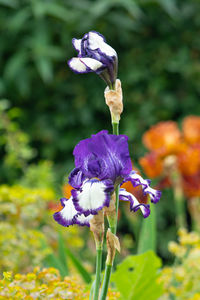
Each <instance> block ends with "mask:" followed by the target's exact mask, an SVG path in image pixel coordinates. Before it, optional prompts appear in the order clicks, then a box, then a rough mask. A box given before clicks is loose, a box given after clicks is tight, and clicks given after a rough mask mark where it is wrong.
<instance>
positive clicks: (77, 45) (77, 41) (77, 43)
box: [72, 38, 81, 53]
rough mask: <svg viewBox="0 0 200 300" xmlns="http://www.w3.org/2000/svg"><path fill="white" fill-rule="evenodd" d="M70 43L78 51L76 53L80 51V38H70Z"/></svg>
mask: <svg viewBox="0 0 200 300" xmlns="http://www.w3.org/2000/svg"><path fill="white" fill-rule="evenodd" d="M72 45H73V46H74V49H75V50H76V51H78V53H79V52H80V51H81V39H75V38H73V39H72Z"/></svg>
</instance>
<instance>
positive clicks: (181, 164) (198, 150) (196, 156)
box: [177, 144, 200, 175]
mask: <svg viewBox="0 0 200 300" xmlns="http://www.w3.org/2000/svg"><path fill="white" fill-rule="evenodd" d="M177 162H178V168H179V170H180V172H181V173H182V174H183V175H194V174H196V173H197V172H198V171H199V170H200V144H199V145H192V146H187V147H186V148H185V149H184V151H181V152H180V153H179V154H178V156H177Z"/></svg>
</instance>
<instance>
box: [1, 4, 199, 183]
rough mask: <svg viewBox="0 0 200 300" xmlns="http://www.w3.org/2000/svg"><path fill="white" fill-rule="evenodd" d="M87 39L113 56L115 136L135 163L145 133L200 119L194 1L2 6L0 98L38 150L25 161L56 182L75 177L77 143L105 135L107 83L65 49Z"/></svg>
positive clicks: (196, 8)
mask: <svg viewBox="0 0 200 300" xmlns="http://www.w3.org/2000/svg"><path fill="white" fill-rule="evenodd" d="M90 30H96V31H99V32H101V33H102V34H103V35H104V36H105V37H106V39H107V42H108V43H109V44H110V45H112V47H113V48H115V49H116V51H117V53H118V56H119V78H120V79H121V81H122V84H123V92H124V114H123V116H122V120H121V124H120V131H121V133H124V134H127V135H128V136H129V137H130V151H131V154H132V156H133V157H134V158H135V159H137V158H138V157H140V156H141V155H143V153H144V149H143V147H141V136H142V134H143V133H144V131H145V130H147V129H148V128H149V126H150V125H152V124H155V123H156V122H158V121H160V120H168V119H172V120H178V121H179V120H181V119H182V118H183V117H184V116H185V115H188V114H198V113H200V102H199V94H200V39H199V34H200V2H199V0H190V1H186V0H180V1H175V0H157V1H155V0H154V1H153V0H135V1H134V0H99V1H89V0H87V1H86V0H81V1H78V0H67V1H64V0H46V1H45V0H0V34H1V41H0V66H1V68H0V98H6V99H8V100H9V101H10V107H11V108H12V107H17V108H19V109H20V111H19V110H18V113H16V114H15V117H17V119H18V120H17V121H18V123H19V125H20V128H21V129H22V130H23V131H24V132H25V133H27V134H28V136H29V140H30V145H31V147H33V148H34V149H35V150H34V151H35V154H34V155H33V157H32V161H34V162H37V161H38V160H41V159H48V160H52V161H53V162H54V163H55V164H56V173H57V175H58V176H60V177H59V178H61V177H62V176H63V175H64V174H65V172H69V171H70V170H71V168H72V167H73V157H72V150H73V147H74V146H75V144H76V143H77V142H78V141H79V140H80V139H83V138H86V137H89V136H90V135H91V134H92V133H95V132H98V131H99V130H101V129H111V126H110V125H109V124H110V116H109V112H108V108H107V107H106V105H105V103H104V97H103V92H104V88H105V84H104V82H103V81H102V80H101V79H100V78H99V77H98V76H97V75H95V74H86V75H77V74H74V73H73V72H72V71H71V70H70V69H69V68H68V65H67V60H68V59H70V58H71V57H72V56H76V52H75V50H74V49H73V47H72V44H71V39H72V38H73V37H76V38H81V37H82V36H83V34H84V33H85V32H88V31H90ZM16 115H17V116H16ZM106 124H107V125H106ZM4 155H5V149H4V148H3V147H1V157H4ZM2 168H3V163H2V160H1V181H3V182H5V180H6V181H8V182H10V183H11V182H12V181H13V180H14V179H15V177H12V176H11V172H10V171H9V174H8V173H7V172H6V170H5V168H4V169H3V171H4V172H2ZM18 175H19V174H18V173H17V174H15V176H18ZM13 176H14V175H13ZM59 180H60V179H59Z"/></svg>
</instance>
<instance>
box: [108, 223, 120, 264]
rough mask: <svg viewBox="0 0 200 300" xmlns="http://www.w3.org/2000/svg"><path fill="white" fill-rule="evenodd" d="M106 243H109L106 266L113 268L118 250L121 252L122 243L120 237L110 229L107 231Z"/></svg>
mask: <svg viewBox="0 0 200 300" xmlns="http://www.w3.org/2000/svg"><path fill="white" fill-rule="evenodd" d="M106 243H107V259H106V264H107V265H110V266H112V264H113V261H114V258H115V252H116V250H117V251H118V252H120V243H119V239H118V237H117V236H116V235H115V234H113V233H112V232H111V231H110V228H109V229H108V230H107V234H106Z"/></svg>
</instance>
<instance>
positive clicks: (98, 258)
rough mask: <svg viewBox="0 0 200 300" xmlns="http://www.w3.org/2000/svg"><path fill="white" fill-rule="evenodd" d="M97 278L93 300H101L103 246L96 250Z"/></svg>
mask: <svg viewBox="0 0 200 300" xmlns="http://www.w3.org/2000/svg"><path fill="white" fill-rule="evenodd" d="M96 252H97V255H96V278H95V286H94V298H93V300H98V299H99V288H100V283H101V265H102V246H101V247H99V248H97V249H96Z"/></svg>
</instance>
